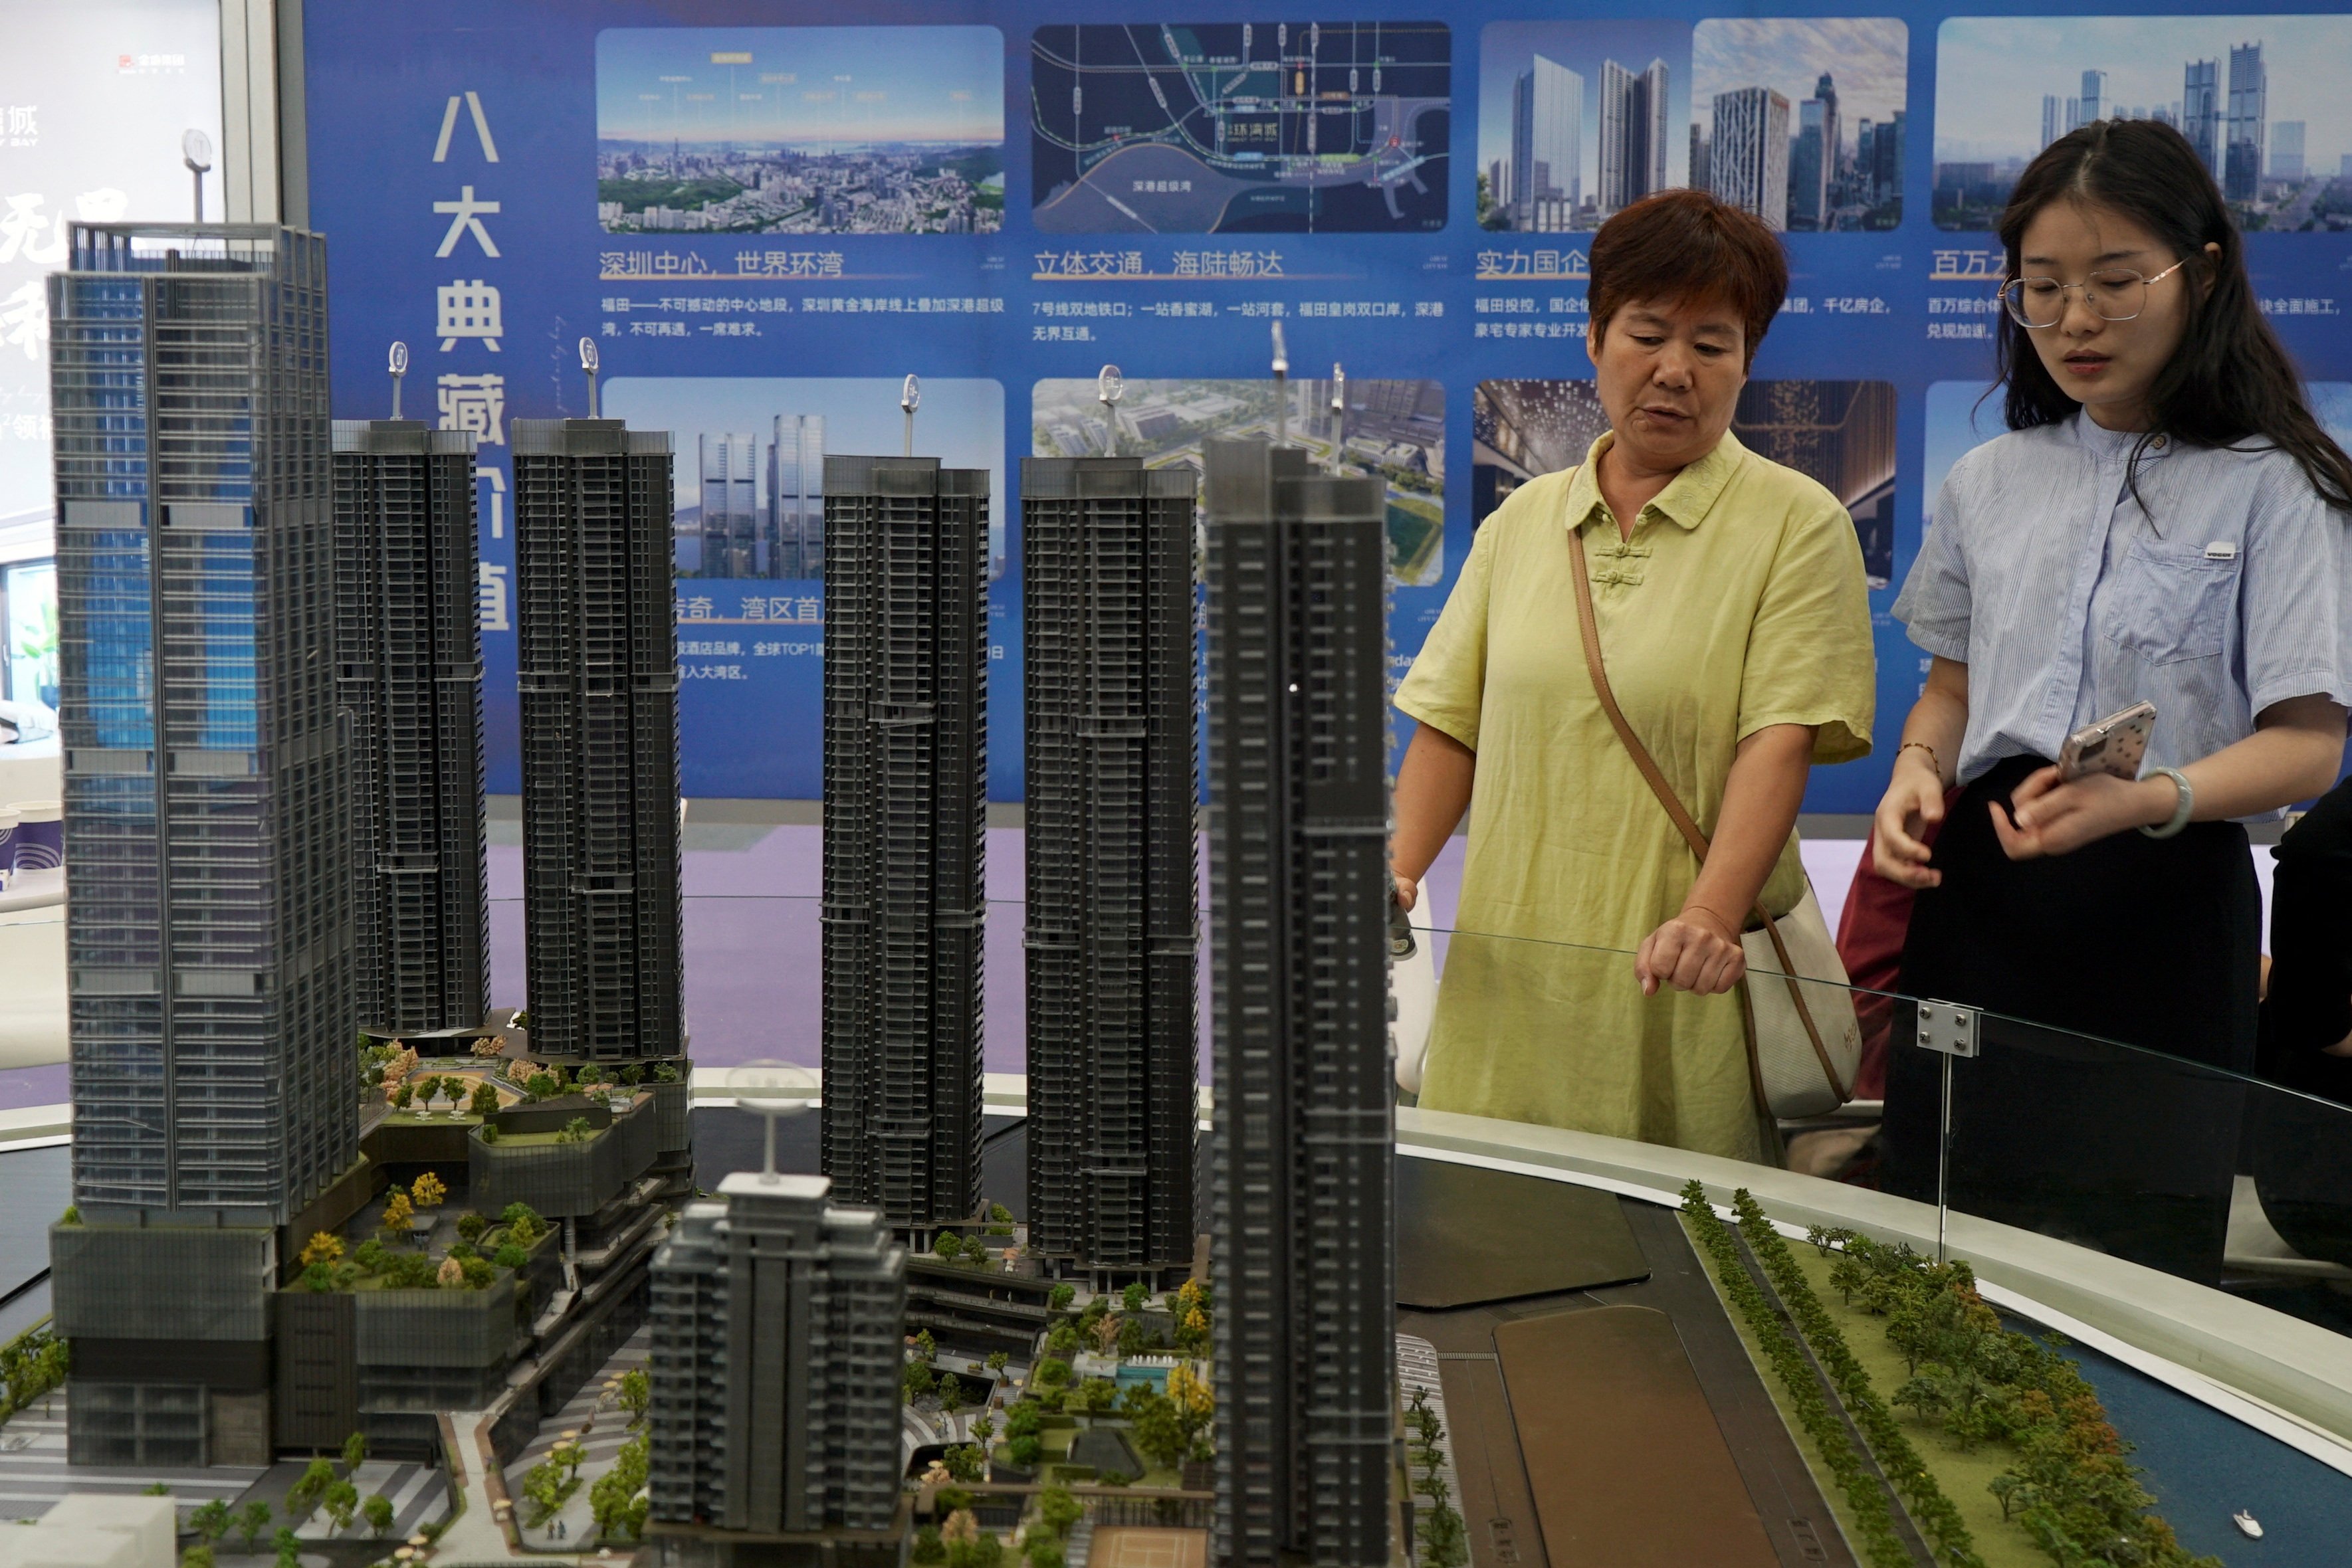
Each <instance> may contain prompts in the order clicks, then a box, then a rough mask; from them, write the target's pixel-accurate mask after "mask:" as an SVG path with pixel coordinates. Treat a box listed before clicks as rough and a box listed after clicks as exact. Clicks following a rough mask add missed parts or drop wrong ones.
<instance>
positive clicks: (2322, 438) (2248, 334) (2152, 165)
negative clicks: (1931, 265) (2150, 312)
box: [1996, 120, 2352, 508]
mask: <svg viewBox="0 0 2352 1568" xmlns="http://www.w3.org/2000/svg"><path fill="white" fill-rule="evenodd" d="M2061 201H2077V202H2095V203H2097V204H2100V205H2101V206H2105V207H2112V208H2113V209H2115V210H2116V212H2118V213H2121V214H2123V215H2124V216H2126V217H2127V218H2129V219H2131V220H2132V221H2133V222H2134V223H2136V224H2137V225H2140V226H2141V227H2142V228H2145V229H2147V231H2148V232H2149V233H2150V234H2152V235H2156V236H2157V237H2158V238H2159V239H2161V240H2162V241H2163V242H2164V244H2165V246H2167V248H2168V249H2169V250H2171V252H2172V253H2173V254H2174V255H2175V256H2181V257H2185V258H2186V259H2187V261H2188V266H2187V267H2183V268H2182V269H2181V273H2182V277H2184V278H2189V277H2194V278H2196V279H2198V280H2199V281H2200V282H2202V283H2203V285H2204V298H2203V299H2202V300H2201V301H2200V303H2198V304H2197V305H2196V306H2195V307H2194V308H2192V309H2191V310H2190V311H2189V322H2188V328H2187V330H2186V331H2185V332H2184V333H2183V334H2182V336H2181V340H2180V346H2179V348H2178V349H2176V350H2173V354H2172V358H2171V359H2170V360H2169V361H2166V363H2165V366H2164V368H2163V369H2162V370H2160V371H2158V372H2157V375H2156V380H2155V382H2153V383H2152V384H2151V385H2150V386H2149V388H2148V392H2147V407H2148V415H2149V428H2148V431H2147V434H2144V435H2143V436H2141V438H2140V445H2139V448H2138V449H2136V450H2135V452H2134V454H2133V456H2134V458H2135V459H2137V457H2138V455H2139V453H2140V452H2141V451H2144V450H2145V449H2146V448H2147V444H2148V443H2149V442H2151V441H2153V440H2154V439H2155V438H2156V437H2157V436H2158V435H2166V436H2169V437H2171V438H2172V439H2173V440H2175V441H2183V442H2187V443H2188V444H2190V445H2192V446H2219V447H2230V448H2232V449H2237V450H2245V449H2247V448H2245V447H2244V446H2242V444H2243V443H2255V444H2256V445H2255V446H2254V447H2253V448H2252V449H2254V450H2260V449H2261V448H2262V447H2263V446H2274V447H2277V448H2279V449H2280V450H2282V451H2284V452H2286V453H2288V454H2290V455H2293V456H2294V460H2295V462H2296V464H2297V465H2300V466H2301V467H2302V469H2303V471H2304V474H2305V476H2306V477H2308V478H2309V479H2310V481H2311V487H2312V488H2313V489H2315V490H2316V491H2318V492H2319V495H2320V498H2321V499H2323V500H2325V501H2326V502H2327V503H2328V504H2329V505H2330V506H2334V507H2346V508H2352V458H2347V457H2346V456H2345V455H2344V449H2343V448H2342V447H2340V446H2338V445H2336V443H2335V442H2334V441H2333V440H2332V439H2330V438H2329V436H2328V434H2327V432H2326V430H2324V429H2322V428H2321V426H2320V423H2319V421H2318V420H2317V419H2315V418H2314V417H2313V416H2312V413H2311V407H2310V405H2309V404H2308V403H2307V402H2305V401H2304V395H2303V378H2302V377H2301V376H2300V375H2299V374H2298V373H2297V372H2296V371H2295V368H2294V361H2292V360H2290V359H2289V358H2288V357H2287V352H2286V350H2285V348H2284V346H2283V345H2282V344H2281V343H2280V342H2279V340H2278V338H2277V337H2276V335H2275V334H2273V332H2272V331H2271V329H2270V323H2269V322H2267V321H2265V320H2263V313H2262V309H2261V308H2260V307H2259V306H2258V305H2257V304H2256V302H2255V299H2254V289H2253V285H2252V282H2251V281H2250V280H2249V279H2248V278H2247V277H2246V249H2245V241H2244V240H2243V239H2242V237H2241V236H2240V235H2239V233H2238V226H2237V225H2235V224H2233V223H2231V221H2230V209H2229V207H2228V206H2227V205H2226V204H2223V202H2222V200H2221V190H2220V188H2219V187H2217V186H2216V185H2215V184H2214V183H2213V176H2212V174H2211V173H2210V172H2208V171H2207V169H2206V167H2205V162H2204V160H2202V159H2201V158H2200V157H2198V155H2197V150H2196V149H2195V148H2194V147H2192V146H2190V145H2189V139H2188V138H2187V137H2185V136H2183V135H2181V134H2180V132H2179V131H2176V130H2174V129H2173V128H2172V127H2171V126H2169V125H2162V124H2158V122H2156V121H2155V120H2095V121H2094V122H2092V123H2091V124H2089V125H2085V126H2084V127H2083V128H2082V129H2081V130H2079V131H2071V132H2069V133H2068V134H2066V135H2064V136H2062V137H2060V138H2059V139H2058V140H2057V141H2053V142H2052V143H2051V144H2050V145H2049V146H2048V147H2046V148H2044V149H2042V156H2040V157H2039V158H2036V159H2035V160H2034V161H2033V162H2032V163H2031V164H2030V165H2028V166H2027V168H2026V171H2025V172H2024V174H2023V175H2022V176H2021V177H2020V178H2019V180H2018V182H2017V189H2016V190H2015V191H2014V192H2012V193H2011V195H2010V198H2009V206H2008V209H2007V210H2006V211H2004V212H2003V213H2002V214H2000V242H2001V244H2002V245H2003V246H2005V247H2007V249H2008V252H2009V273H2008V276H2010V277H2017V276H2018V257H2019V255H2020V248H2019V247H2020V246H2021V245H2022V244H2023V242H2024V238H2025V227H2026V225H2028V224H2030V223H2032V221H2033V219H2034V217H2035V216H2036V215H2037V214H2040V213H2041V211H2042V208H2044V207H2046V206H2048V205H2049V204H2051V203H2053V202H2061ZM2208 245H2211V246H2219V247H2220V249H2221V255H2220V256H2208V255H2206V253H2205V247H2206V246H2208ZM1996 319H1997V322H1998V328H1999V331H2000V337H1999V339H1998V340H1997V341H1998V351H1999V354H2000V378H2001V381H2002V382H2003V384H2004V385H2005V387H2006V388H2007V392H2006V396H2005V399H2004V404H2005V407H2004V412H2005V413H2007V415H2008V418H2009V427H2010V428H2011V430H2030V429H2032V428H2033V427H2034V426H2036V425H2043V424H2056V423H2059V422H2061V421H2062V420H2065V419H2070V418H2072V417H2073V416H2074V413H2075V412H2076V411H2077V410H2078V409H2079V408H2080V407H2081V406H2082V405H2081V404H2080V403H2078V402H2076V401H2075V400H2074V399H2073V398H2071V397H2068V396H2067V395H2066V394H2065V392H2063V391H2062V390H2060V388H2059V385H2058V383H2057V382H2055V381H2054V380H2053V379H2052V377H2051V374H2050V371H2048V369H2047V368H2045V367H2044V366H2043V364H2042V356H2041V355H2039V354H2037V353H2035V352H2034V350H2033V344H2032V340H2030V339H2029V338H2028V337H2027V336H2026V329H2024V328H2023V327H2021V326H2019V325H2018V323H2017V321H2016V319H2014V318H2012V317H2011V315H2010V314H2009V313H2008V312H2007V311H2002V312H2000V314H1999V315H1998V317H1997V318H1996ZM2137 466H2138V465H2137V461H2135V462H2134V464H2133V468H2134V470H2135V473H2136V472H2137Z"/></svg>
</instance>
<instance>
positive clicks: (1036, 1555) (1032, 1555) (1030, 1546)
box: [1021, 1531, 1068, 1568]
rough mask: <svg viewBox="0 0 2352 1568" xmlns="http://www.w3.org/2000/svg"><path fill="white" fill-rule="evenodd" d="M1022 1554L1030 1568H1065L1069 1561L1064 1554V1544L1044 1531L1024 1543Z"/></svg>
mask: <svg viewBox="0 0 2352 1568" xmlns="http://www.w3.org/2000/svg"><path fill="white" fill-rule="evenodd" d="M1021 1553H1022V1555H1023V1556H1024V1557H1025V1558H1027V1559H1028V1561H1029V1568H1064V1564H1065V1563H1067V1562H1068V1559H1067V1558H1066V1557H1065V1556H1063V1554H1062V1543H1061V1542H1059V1541H1056V1540H1055V1538H1054V1537H1053V1536H1051V1535H1049V1534H1046V1533H1045V1532H1043V1531H1040V1532H1039V1533H1037V1534H1035V1535H1032V1536H1030V1537H1028V1538H1027V1539H1026V1540H1025V1541H1024V1542H1022V1545H1021Z"/></svg>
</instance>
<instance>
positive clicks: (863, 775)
mask: <svg viewBox="0 0 2352 1568" xmlns="http://www.w3.org/2000/svg"><path fill="white" fill-rule="evenodd" d="M910 401H911V394H910ZM910 422H911V411H910ZM824 535H825V543H824V554H825V560H824V569H825V629H824V630H825V635H824V1170H825V1174H826V1175H827V1176H831V1177H832V1178H833V1184H834V1190H835V1192H837V1193H839V1194H840V1196H841V1197H842V1198H843V1200H844V1201H845V1202H850V1203H856V1204H861V1205H866V1206H869V1207H876V1208H878V1209H880V1210H881V1211H882V1214H883V1217H884V1218H885V1219H886V1220H887V1221H888V1222H889V1223H890V1224H892V1225H894V1226H898V1227H901V1228H908V1229H909V1230H910V1231H913V1232H915V1233H917V1235H918V1239H920V1235H921V1233H923V1232H926V1231H928V1230H929V1228H933V1227H936V1226H940V1225H946V1224H951V1223H954V1222H956V1221H960V1220H968V1219H971V1218H975V1217H976V1216H977V1214H978V1212H979V1209H980V1114H981V1111H980V1107H981V1076H980V1064H981V1056H980V1045H981V1005H980V982H981V926H982V910H983V905H984V898H985V894H984V889H983V883H982V869H983V868H982V846H983V842H984V840H983V833H984V831H985V829H986V822H987V818H986V812H987V785H988V771H987V768H988V706H987V705H988V685H987V679H988V472H987V470H986V469H976V468H942V467H940V464H939V460H938V459H937V458H933V457H827V458H826V459H825V460H824Z"/></svg>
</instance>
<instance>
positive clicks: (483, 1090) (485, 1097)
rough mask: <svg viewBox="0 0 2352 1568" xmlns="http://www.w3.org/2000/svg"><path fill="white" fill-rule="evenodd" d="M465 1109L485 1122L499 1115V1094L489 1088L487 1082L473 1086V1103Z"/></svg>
mask: <svg viewBox="0 0 2352 1568" xmlns="http://www.w3.org/2000/svg"><path fill="white" fill-rule="evenodd" d="M467 1109H469V1110H471V1111H472V1112H473V1113H474V1114H475V1115H477V1116H479V1117H481V1118H482V1119H483V1120H485V1121H488V1119H489V1118H490V1117H492V1116H495V1115H497V1114H498V1113H499V1092H498V1091H497V1090H496V1089H494V1088H492V1087H491V1086H490V1083H489V1081H488V1080H487V1079H485V1080H484V1081H483V1082H479V1083H477V1084H475V1085H474V1099H473V1103H472V1104H471V1105H470V1106H468V1107H467Z"/></svg>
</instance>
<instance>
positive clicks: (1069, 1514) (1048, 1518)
mask: <svg viewBox="0 0 2352 1568" xmlns="http://www.w3.org/2000/svg"><path fill="white" fill-rule="evenodd" d="M1086 1516H1087V1511H1086V1505H1085V1504H1083V1503H1081V1502H1080V1501H1078V1500H1077V1499H1076V1498H1075V1497H1073V1496H1071V1495H1070V1489H1069V1488H1067V1487H1047V1488H1046V1489H1045V1490H1043V1491H1041V1492H1039V1493H1038V1494H1037V1517H1038V1518H1039V1519H1040V1520H1041V1521H1044V1522H1045V1526H1046V1528H1048V1529H1049V1530H1051V1531H1053V1532H1054V1533H1055V1534H1056V1535H1067V1534H1068V1533H1069V1532H1070V1527H1071V1526H1072V1525H1074V1524H1076V1523H1077V1522H1078V1521H1080V1520H1081V1519H1084V1518H1085V1517H1086Z"/></svg>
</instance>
